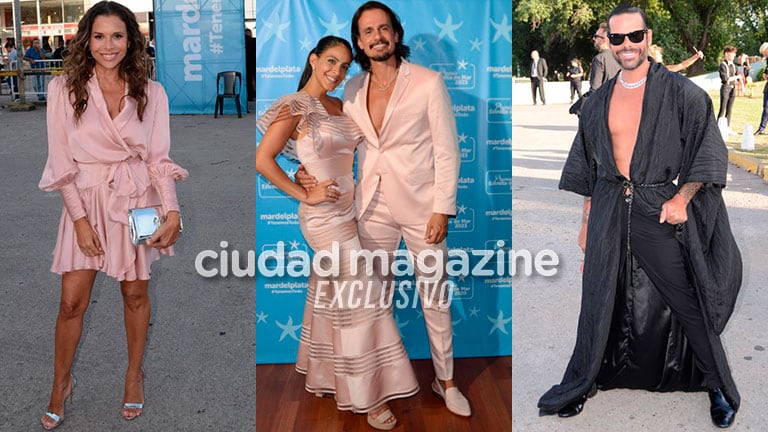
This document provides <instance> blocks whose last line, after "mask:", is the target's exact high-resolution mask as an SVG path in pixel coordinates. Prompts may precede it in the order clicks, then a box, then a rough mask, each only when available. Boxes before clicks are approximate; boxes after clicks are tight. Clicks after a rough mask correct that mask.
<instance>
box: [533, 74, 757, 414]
mask: <svg viewBox="0 0 768 432" xmlns="http://www.w3.org/2000/svg"><path fill="white" fill-rule="evenodd" d="M649 61H650V62H651V67H650V70H649V72H648V78H647V81H646V87H645V96H644V99H643V107H642V117H641V121H640V128H639V130H638V135H637V142H636V146H635V149H634V153H633V154H632V160H631V163H630V177H631V179H632V183H633V184H635V185H642V184H646V185H651V184H654V185H658V184H664V185H663V186H661V187H636V188H635V190H634V201H633V207H632V211H633V212H642V213H644V214H645V215H648V216H650V215H655V216H656V217H658V216H659V214H660V212H661V206H662V204H663V203H664V202H665V201H667V200H668V199H670V198H672V196H673V195H674V194H675V193H676V192H677V190H678V188H679V186H682V185H683V184H685V183H691V182H701V183H703V186H702V188H701V190H699V192H697V193H696V195H695V196H694V198H693V199H692V201H691V203H690V204H689V205H688V221H687V222H686V223H685V224H683V225H682V226H681V227H680V228H678V239H679V241H680V242H681V245H682V248H681V250H682V251H683V253H684V254H685V255H686V257H685V259H686V264H687V266H686V267H687V272H688V277H689V280H690V282H691V283H692V284H693V285H694V288H695V291H696V293H697V296H698V298H699V302H700V304H701V307H702V311H703V313H704V321H705V322H706V323H707V334H708V337H709V340H710V342H711V345H712V350H713V354H714V358H715V363H716V367H717V372H718V375H719V376H720V378H721V380H722V383H723V387H722V390H723V392H724V393H725V395H726V397H727V398H728V399H729V400H730V401H731V403H732V404H733V406H734V408H736V409H738V406H739V403H740V397H739V393H738V391H737V389H736V385H735V384H734V382H733V379H732V377H731V372H730V369H729V367H728V362H727V358H726V355H725V352H724V350H723V347H722V344H721V342H720V337H719V334H720V333H721V332H722V330H723V328H724V326H725V324H726V322H727V321H728V318H729V317H730V315H731V313H732V312H733V308H734V305H735V302H736V296H737V294H738V291H739V288H740V286H741V276H742V264H741V254H740V253H739V250H738V247H737V246H736V242H735V241H734V239H733V235H732V233H731V229H730V224H729V221H728V214H727V212H726V208H725V203H724V201H723V199H722V195H721V192H722V189H723V187H725V182H726V171H727V166H728V153H727V149H726V147H725V143H724V142H723V139H722V137H721V136H720V133H719V131H718V128H717V124H716V122H715V118H714V113H713V109H712V102H711V100H710V98H709V96H708V95H707V93H705V92H704V91H703V90H702V89H700V88H699V87H697V86H696V85H695V84H693V83H692V82H691V81H690V80H688V79H687V78H685V77H683V76H680V75H678V74H675V73H671V72H669V71H668V70H667V69H666V67H664V65H661V64H658V63H654V62H653V61H652V60H650V59H649ZM615 83H616V78H613V79H611V80H610V81H608V82H607V83H606V84H605V85H603V86H601V87H600V88H599V89H598V90H597V91H596V92H595V93H594V94H593V95H592V97H590V98H589V99H588V100H587V102H586V104H585V105H584V109H583V111H582V116H581V118H580V119H579V129H578V132H577V134H576V138H575V139H574V141H573V145H572V147H571V150H570V153H569V155H568V159H567V161H566V163H565V167H564V168H563V172H562V177H561V179H560V189H564V190H569V191H572V192H575V193H577V194H580V195H584V196H591V197H592V208H591V212H590V217H589V222H588V223H589V225H588V230H587V245H588V246H587V250H586V255H585V259H584V273H583V276H582V297H581V313H580V316H579V323H578V330H577V336H576V345H575V347H574V350H573V354H572V356H571V360H570V362H569V363H568V366H567V368H566V371H565V375H564V377H563V379H562V381H561V383H560V384H558V385H555V386H553V387H552V388H551V389H550V390H549V391H547V392H546V393H545V394H544V395H543V396H542V397H541V399H540V400H539V403H538V406H539V408H540V409H541V411H542V413H543V414H551V413H554V412H556V411H558V410H559V409H561V408H562V407H564V406H565V405H567V404H568V403H569V402H571V401H573V400H575V399H577V398H579V397H580V396H581V395H583V394H585V393H587V392H588V391H589V389H590V387H591V386H592V384H593V383H597V385H598V387H599V388H601V389H608V388H616V387H623V388H640V389H646V390H652V391H675V390H683V391H701V390H703V387H704V381H703V373H702V372H701V370H700V369H699V368H698V367H697V366H696V363H695V362H694V358H693V357H694V355H693V352H692V349H691V348H690V347H689V346H688V343H687V339H686V338H685V336H684V334H683V332H682V326H681V325H680V324H679V323H678V322H677V320H676V318H675V317H674V316H673V315H672V314H671V312H670V310H669V307H668V306H667V304H666V303H665V302H664V301H663V300H661V299H660V296H659V295H658V294H657V293H656V292H655V287H654V286H653V284H652V283H651V282H650V280H649V279H648V277H647V276H646V275H645V272H644V271H643V270H642V268H640V267H639V266H638V265H637V264H636V262H635V261H636V260H631V261H633V262H635V263H633V265H632V268H631V279H630V280H631V282H630V283H628V284H627V283H622V282H623V281H622V279H623V277H622V275H623V273H624V272H623V269H622V267H623V263H624V260H623V259H622V257H623V256H624V255H625V254H626V249H624V250H622V246H621V243H622V242H621V240H622V238H621V236H622V234H621V224H626V223H627V220H626V216H625V217H624V218H623V217H622V206H625V205H626V203H625V195H624V190H625V189H624V187H623V182H624V181H625V180H626V179H625V178H624V176H623V175H622V174H621V173H620V172H619V170H618V168H617V167H616V164H615V161H614V157H613V145H612V142H611V135H610V131H609V129H608V106H609V102H610V98H611V94H612V92H613V87H614V85H615ZM675 180H676V181H675ZM673 181H674V182H673Z"/></svg>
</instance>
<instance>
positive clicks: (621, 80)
mask: <svg viewBox="0 0 768 432" xmlns="http://www.w3.org/2000/svg"><path fill="white" fill-rule="evenodd" d="M621 75H622V74H621V73H619V84H621V86H622V87H624V88H625V89H627V90H634V89H636V88H638V87H640V86H642V85H643V84H645V80H646V79H647V78H648V76H647V75H646V76H644V77H643V79H641V80H640V81H637V82H633V83H628V82H626V81H624V78H622V76H621Z"/></svg>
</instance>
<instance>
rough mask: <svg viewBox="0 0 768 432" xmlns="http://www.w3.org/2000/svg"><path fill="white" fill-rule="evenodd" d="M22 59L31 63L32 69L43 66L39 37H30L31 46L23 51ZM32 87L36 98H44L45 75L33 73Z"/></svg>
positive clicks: (43, 56)
mask: <svg viewBox="0 0 768 432" xmlns="http://www.w3.org/2000/svg"><path fill="white" fill-rule="evenodd" d="M24 60H26V61H28V62H29V63H30V64H31V65H32V69H44V68H45V62H44V61H43V60H45V52H43V49H42V48H40V39H32V46H31V47H30V48H29V49H28V50H27V51H26V52H24ZM34 78H35V80H34V88H35V93H37V100H39V101H44V100H45V76H44V75H35V77H34Z"/></svg>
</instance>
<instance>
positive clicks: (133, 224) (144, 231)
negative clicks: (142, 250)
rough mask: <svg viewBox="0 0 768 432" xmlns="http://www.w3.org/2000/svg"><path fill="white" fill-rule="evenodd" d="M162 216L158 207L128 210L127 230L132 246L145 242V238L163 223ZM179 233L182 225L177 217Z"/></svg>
mask: <svg viewBox="0 0 768 432" xmlns="http://www.w3.org/2000/svg"><path fill="white" fill-rule="evenodd" d="M164 220H165V218H163V217H162V216H161V215H160V209H159V208H158V207H142V208H134V209H129V210H128V232H129V233H130V236H131V243H133V245H134V246H137V245H139V244H142V243H145V242H146V241H147V239H149V238H150V237H152V234H154V233H155V231H157V229H158V228H160V225H162V224H163V221H164ZM179 223H180V226H179V234H181V231H182V229H183V228H184V225H183V224H181V219H179Z"/></svg>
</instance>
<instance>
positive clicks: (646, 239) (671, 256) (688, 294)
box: [622, 205, 722, 388]
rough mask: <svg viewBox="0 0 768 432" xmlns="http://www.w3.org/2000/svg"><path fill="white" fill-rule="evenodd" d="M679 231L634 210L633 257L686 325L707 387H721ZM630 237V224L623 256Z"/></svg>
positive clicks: (625, 212)
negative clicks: (679, 240) (678, 234)
mask: <svg viewBox="0 0 768 432" xmlns="http://www.w3.org/2000/svg"><path fill="white" fill-rule="evenodd" d="M626 216H627V206H626V205H625V206H624V217H623V218H622V220H623V221H626V220H627V219H626ZM676 230H677V227H676V226H675V225H670V224H668V223H663V224H660V223H659V220H658V216H645V215H642V214H640V213H638V212H637V211H633V212H632V220H631V225H630V232H631V234H630V246H631V249H632V256H633V258H634V259H636V260H637V262H638V264H639V265H640V267H641V268H642V269H643V270H644V271H645V273H646V274H647V275H648V278H649V279H650V280H651V282H653V285H654V286H655V287H656V291H657V292H658V293H659V295H660V296H661V298H662V299H663V300H664V301H665V302H666V303H667V304H668V305H669V308H670V309H671V310H672V313H673V314H674V316H675V317H676V318H677V320H678V321H679V322H680V324H681V325H682V327H683V333H684V334H685V337H686V338H687V339H688V343H689V344H690V346H691V349H693V352H694V354H695V355H696V360H697V361H698V363H697V365H698V367H699V368H700V369H701V370H702V372H703V373H704V375H705V376H706V386H707V387H708V388H715V387H721V386H722V383H721V380H720V378H719V375H718V373H717V368H716V366H715V359H714V356H713V355H712V347H711V346H710V343H709V338H708V336H707V327H706V326H707V324H706V322H705V321H704V312H703V311H702V309H701V307H700V305H699V299H698V297H697V295H696V292H695V290H694V287H693V286H692V285H691V284H690V283H689V282H688V274H687V272H686V268H685V265H686V263H685V256H684V251H683V250H682V247H681V245H680V243H679V242H678V240H677V236H676ZM626 238H627V224H626V223H622V239H623V240H622V253H625V252H626ZM630 275H631V272H630Z"/></svg>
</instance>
